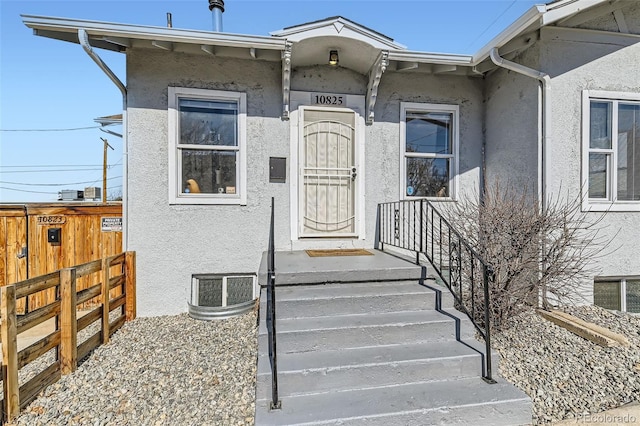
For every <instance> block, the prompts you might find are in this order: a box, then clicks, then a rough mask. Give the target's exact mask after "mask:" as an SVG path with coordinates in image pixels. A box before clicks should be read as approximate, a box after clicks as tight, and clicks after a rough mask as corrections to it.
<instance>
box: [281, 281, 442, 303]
mask: <svg viewBox="0 0 640 426" xmlns="http://www.w3.org/2000/svg"><path fill="white" fill-rule="evenodd" d="M429 285H431V286H435V285H436V284H435V281H434V280H432V281H430V282H429ZM442 288H443V289H444V290H446V288H445V287H442ZM425 292H432V290H430V289H428V288H426V287H424V286H421V285H419V284H418V280H408V281H373V282H364V283H340V284H316V285H305V286H279V287H277V288H276V300H277V301H279V302H280V301H290V300H315V299H330V298H335V297H340V298H345V297H351V296H360V297H362V296H386V295H399V294H421V293H425ZM452 306H453V305H452Z"/></svg>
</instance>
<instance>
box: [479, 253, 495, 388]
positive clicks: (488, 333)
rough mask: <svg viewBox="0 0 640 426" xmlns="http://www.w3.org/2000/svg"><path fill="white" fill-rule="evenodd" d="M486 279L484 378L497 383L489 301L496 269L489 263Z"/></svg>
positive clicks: (486, 269)
mask: <svg viewBox="0 0 640 426" xmlns="http://www.w3.org/2000/svg"><path fill="white" fill-rule="evenodd" d="M483 275H484V277H483V281H484V344H485V352H486V354H485V375H484V377H483V378H482V379H483V380H484V381H485V382H487V383H491V384H494V383H496V381H495V380H493V377H491V322H490V320H491V315H490V312H489V310H490V309H491V306H490V303H489V282H493V279H494V271H493V268H492V267H491V266H489V265H484V271H483Z"/></svg>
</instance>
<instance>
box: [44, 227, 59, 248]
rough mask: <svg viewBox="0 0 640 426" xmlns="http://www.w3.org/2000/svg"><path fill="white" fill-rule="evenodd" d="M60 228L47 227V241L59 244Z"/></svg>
mask: <svg viewBox="0 0 640 426" xmlns="http://www.w3.org/2000/svg"><path fill="white" fill-rule="evenodd" d="M61 231H62V228H49V229H47V241H49V243H51V244H60V234H61V233H62V232H61Z"/></svg>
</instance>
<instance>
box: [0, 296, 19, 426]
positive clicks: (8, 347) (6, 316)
mask: <svg viewBox="0 0 640 426" xmlns="http://www.w3.org/2000/svg"><path fill="white" fill-rule="evenodd" d="M0 299H1V300H0V316H2V324H1V325H0V334H1V336H2V385H3V388H4V389H3V390H4V413H5V416H6V419H5V420H7V421H11V420H12V419H13V418H14V417H16V416H17V415H18V414H19V413H20V385H19V383H18V336H17V334H18V328H17V327H18V323H17V318H16V287H15V286H13V285H8V286H3V287H0Z"/></svg>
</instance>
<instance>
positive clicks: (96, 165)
mask: <svg viewBox="0 0 640 426" xmlns="http://www.w3.org/2000/svg"><path fill="white" fill-rule="evenodd" d="M121 161H122V160H121ZM0 167H10V168H26V167H30V168H36V167H42V168H44V167H102V164H53V165H50V164H49V165H45V164H40V165H33V166H7V165H0Z"/></svg>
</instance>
